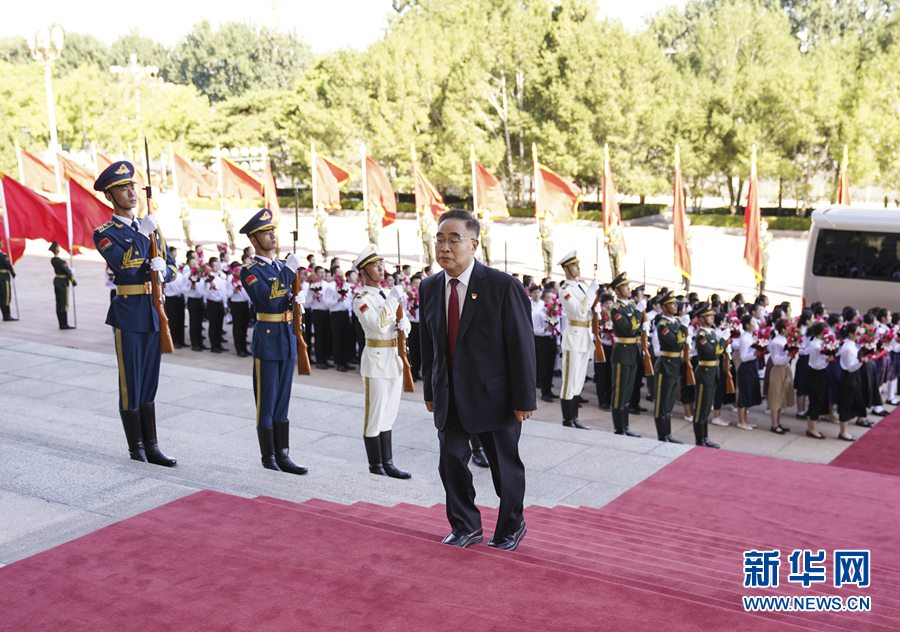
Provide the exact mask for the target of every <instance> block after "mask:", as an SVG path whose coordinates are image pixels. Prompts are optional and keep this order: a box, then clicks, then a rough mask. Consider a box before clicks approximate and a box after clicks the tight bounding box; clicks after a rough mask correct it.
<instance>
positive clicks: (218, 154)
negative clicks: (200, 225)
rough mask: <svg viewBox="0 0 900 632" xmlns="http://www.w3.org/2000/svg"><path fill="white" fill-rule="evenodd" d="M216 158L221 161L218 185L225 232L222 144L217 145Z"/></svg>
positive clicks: (226, 227) (226, 228) (226, 222)
mask: <svg viewBox="0 0 900 632" xmlns="http://www.w3.org/2000/svg"><path fill="white" fill-rule="evenodd" d="M216 160H218V161H219V169H218V174H217V175H218V178H217V182H218V187H219V211H220V212H221V213H222V224H223V225H224V226H225V233H226V235H227V233H228V220H227V218H226V217H225V185H224V183H223V182H222V146H221V145H216Z"/></svg>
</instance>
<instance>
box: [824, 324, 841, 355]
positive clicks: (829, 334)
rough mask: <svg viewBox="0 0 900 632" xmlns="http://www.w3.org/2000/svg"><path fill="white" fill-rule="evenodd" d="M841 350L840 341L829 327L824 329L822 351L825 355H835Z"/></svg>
mask: <svg viewBox="0 0 900 632" xmlns="http://www.w3.org/2000/svg"><path fill="white" fill-rule="evenodd" d="M840 350H841V341H840V340H838V337H837V336H835V335H834V332H833V331H831V330H830V329H826V330H825V331H824V332H823V333H822V353H824V354H825V355H827V356H831V357H835V356H836V355H837V354H838V353H839V352H840Z"/></svg>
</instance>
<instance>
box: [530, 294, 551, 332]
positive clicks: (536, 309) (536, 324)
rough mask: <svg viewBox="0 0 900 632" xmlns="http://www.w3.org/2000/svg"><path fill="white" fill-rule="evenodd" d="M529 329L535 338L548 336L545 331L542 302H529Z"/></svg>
mask: <svg viewBox="0 0 900 632" xmlns="http://www.w3.org/2000/svg"><path fill="white" fill-rule="evenodd" d="M531 328H532V329H533V330H534V335H535V336H549V335H550V332H549V331H547V312H546V311H545V310H544V301H542V300H541V299H538V300H536V301H531Z"/></svg>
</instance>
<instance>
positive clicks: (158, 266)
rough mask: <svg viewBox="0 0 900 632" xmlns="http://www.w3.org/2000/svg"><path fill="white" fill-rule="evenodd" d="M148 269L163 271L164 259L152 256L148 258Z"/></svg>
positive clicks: (164, 266) (164, 268) (164, 267)
mask: <svg viewBox="0 0 900 632" xmlns="http://www.w3.org/2000/svg"><path fill="white" fill-rule="evenodd" d="M150 269H151V270H153V271H154V272H165V271H166V261H165V259H163V258H162V257H153V258H152V259H151V260H150Z"/></svg>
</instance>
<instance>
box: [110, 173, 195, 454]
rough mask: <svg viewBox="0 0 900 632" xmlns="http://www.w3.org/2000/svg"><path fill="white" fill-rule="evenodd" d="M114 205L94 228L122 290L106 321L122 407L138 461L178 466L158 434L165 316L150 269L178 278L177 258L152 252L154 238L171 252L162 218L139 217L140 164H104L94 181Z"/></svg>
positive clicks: (132, 451) (163, 249)
mask: <svg viewBox="0 0 900 632" xmlns="http://www.w3.org/2000/svg"><path fill="white" fill-rule="evenodd" d="M94 189H95V190H97V191H102V192H103V194H104V195H105V196H106V199H107V200H109V202H110V203H111V204H112V206H113V216H112V219H110V220H109V221H108V222H106V223H105V224H103V225H102V226H98V227H97V228H96V229H94V245H95V246H96V247H97V250H98V251H99V252H100V254H101V255H102V256H103V258H104V259H105V260H106V263H107V265H108V266H109V269H110V270H111V271H112V273H113V275H114V276H115V284H116V296H115V297H114V298H113V299H112V302H111V304H110V306H109V312H107V315H106V324H107V325H110V326H112V327H113V331H114V332H115V339H116V358H117V360H118V364H119V411H120V414H121V417H122V427H123V428H124V429H125V438H126V440H127V441H128V452H129V454H130V455H131V458H132V459H134V460H135V461H144V462H150V463H154V464H156V465H163V466H166V467H172V466H174V465H175V459H172V458H169V457H167V456H166V455H165V454H163V453H162V452H160V450H159V445H158V443H157V438H156V409H155V404H154V399H156V388H157V386H158V384H159V364H160V350H159V316H158V315H157V313H156V310H155V309H154V308H153V302H152V297H151V295H150V292H151V290H150V275H151V274H158V275H159V276H160V279H161V280H162V281H172V280H174V279H175V278H176V277H177V275H178V272H177V270H176V269H175V260H174V259H172V257H171V256H168V257H167V258H168V261H166V260H164V259H163V258H162V257H154V258H151V257H150V243H151V242H150V240H151V239H155V240H157V248H158V251H159V252H167V250H166V245H165V242H164V241H163V240H162V238H161V237H160V235H159V233H158V232H157V231H156V219H155V218H154V217H153V216H152V215H148V216H147V217H145V218H143V219H142V220H140V221H138V220H137V219H135V215H134V209H135V207H136V206H137V192H136V191H135V178H134V166H133V165H132V164H131V163H130V162H125V161H119V162H115V163H113V164H111V165H110V166H109V167H107V168H106V169H104V170H103V173H101V174H100V176H99V177H98V178H97V181H96V182H95V183H94Z"/></svg>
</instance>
